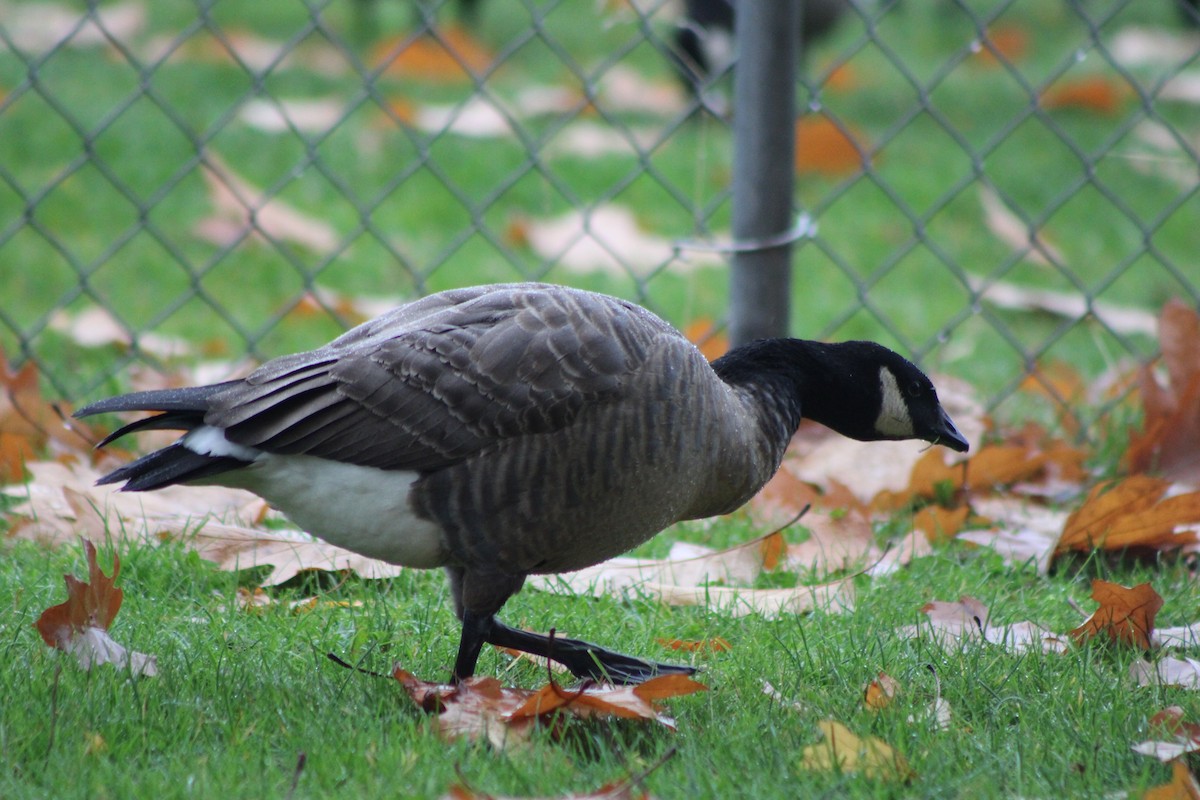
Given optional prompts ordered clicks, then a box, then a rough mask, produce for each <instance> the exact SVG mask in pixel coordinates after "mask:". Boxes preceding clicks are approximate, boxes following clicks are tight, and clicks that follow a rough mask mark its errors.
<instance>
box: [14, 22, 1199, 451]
mask: <svg viewBox="0 0 1200 800" xmlns="http://www.w3.org/2000/svg"><path fill="white" fill-rule="evenodd" d="M745 1H746V0H743V2H745ZM1177 3H1178V4H1177ZM726 16H728V15H727V14H726V13H725V11H724V9H723V6H722V3H721V0H708V1H707V2H699V1H698V2H688V3H679V2H676V1H675V0H623V1H622V0H608V1H606V2H600V1H599V0H597V1H596V2H593V0H562V2H550V1H549V0H547V1H545V2H542V1H540V0H537V1H535V0H521V1H520V2H517V0H456V1H452V0H446V2H445V3H436V2H397V1H396V0H291V1H290V2H280V3H251V2H244V1H242V0H153V2H151V1H150V0H113V1H112V2H103V3H88V4H82V3H74V4H68V3H65V2H53V1H49V0H48V1H47V2H33V1H32V0H28V1H24V2H21V1H18V2H14V1H13V0H9V2H4V3H0V91H2V92H3V94H2V99H0V297H2V298H3V302H2V303H0V346H2V347H3V349H4V351H5V353H6V355H7V357H8V359H9V360H10V361H15V362H23V361H25V360H28V359H32V360H33V361H34V362H35V363H36V364H37V365H38V368H39V370H40V371H41V374H42V375H43V377H44V381H45V383H46V385H47V386H48V387H49V390H50V391H51V392H52V393H54V394H57V395H61V396H63V397H66V398H68V399H79V398H82V397H84V396H91V395H94V394H96V393H97V392H98V390H99V389H100V388H101V386H102V385H103V384H112V385H110V386H107V387H105V388H112V389H115V388H124V387H125V385H126V384H127V377H126V376H128V375H130V374H137V371H136V370H131V369H129V368H130V367H133V366H137V367H141V366H149V367H151V368H152V371H154V372H156V373H159V374H168V375H169V374H170V373H171V372H172V370H174V369H177V368H178V367H177V365H178V364H190V365H194V364H195V363H197V362H209V361H216V362H218V366H215V367H212V368H211V369H210V370H209V371H208V372H205V373H204V374H205V375H206V376H207V377H210V378H218V377H221V375H220V374H219V371H220V370H221V369H222V368H226V369H228V368H229V366H228V363H227V362H228V360H230V359H234V358H236V357H237V356H239V355H241V354H242V353H247V352H248V353H249V354H251V355H252V356H254V357H265V356H272V355H278V354H280V353H283V352H286V351H290V350H293V349H297V348H300V347H306V346H314V345H316V344H319V343H321V342H323V341H324V340H325V339H327V338H328V337H329V336H330V335H332V334H333V333H335V332H337V330H339V329H340V328H341V327H344V326H345V325H346V324H348V323H351V322H354V321H356V320H358V319H361V318H362V317H365V316H369V315H370V314H371V313H374V312H375V311H376V310H378V309H379V308H381V307H383V306H386V305H389V304H392V303H395V302H399V301H401V300H402V299H405V298H411V297H413V296H416V295H418V294H421V293H425V292H428V291H433V290H437V289H442V288H449V287H452V286H458V285H466V284H472V283H480V282H492V281H502V280H518V279H521V280H523V279H538V280H552V281H556V282H563V283H569V284H573V285H578V286H582V287H585V288H591V289H597V290H603V291H609V292H612V293H616V294H621V295H624V296H628V297H632V298H634V299H638V300H640V301H642V302H645V303H647V304H648V305H650V306H651V307H652V308H654V309H655V310H657V311H659V312H660V313H663V314H664V315H665V316H667V317H668V318H669V319H671V320H672V321H673V322H676V323H677V324H680V325H681V326H688V327H689V328H690V332H691V333H693V334H694V335H695V336H697V337H704V336H709V335H714V332H715V334H716V335H720V332H721V330H722V328H723V325H724V320H725V319H726V318H727V308H726V304H727V300H728V297H729V289H728V285H727V284H728V275H729V273H728V269H727V263H726V261H727V259H728V257H729V255H730V253H731V252H733V251H735V250H738V249H746V248H748V247H749V248H752V247H753V246H754V245H755V244H770V243H771V242H769V241H768V242H758V243H756V242H745V241H735V240H734V239H735V237H734V236H733V235H732V233H731V222H732V220H733V219H734V217H735V214H734V213H733V212H732V211H731V203H730V199H729V198H730V195H729V190H728V187H729V186H730V185H731V183H732V182H733V176H732V170H733V165H734V163H735V158H734V156H733V153H734V142H733V135H732V130H733V127H732V125H731V124H730V122H729V119H730V113H731V109H732V107H733V104H732V103H731V101H730V93H731V92H732V89H733V82H732V81H731V80H730V78H729V77H728V75H727V74H726V69H727V65H728V57H727V56H723V55H722V54H721V53H720V50H721V47H720V44H721V43H722V42H723V41H728V39H729V31H728V29H727V28H726V27H725V26H726V25H727V24H728V21H727V20H726V19H724V17H726ZM1195 23H1196V20H1195V18H1194V16H1193V11H1192V9H1191V6H1190V5H1188V4H1186V3H1181V2H1179V0H1140V1H1139V2H1136V3H1135V2H1133V0H1123V1H1120V0H1076V2H1045V0H1010V1H1009V2H999V1H997V0H960V2H949V1H948V0H895V2H884V0H877V1H876V2H871V0H820V2H818V0H806V2H805V3H804V13H803V14H802V22H801V28H802V32H801V34H800V36H799V37H798V40H797V47H798V49H800V50H802V51H803V52H802V54H801V61H800V69H799V72H800V80H799V82H798V85H797V86H796V95H795V97H796V102H797V107H798V108H799V109H800V114H799V119H798V121H797V124H796V128H795V134H794V135H795V139H796V150H795V160H796V165H795V170H796V173H795V174H796V187H795V193H794V194H795V204H794V205H795V209H796V212H795V213H794V214H793V215H792V217H791V218H792V219H794V220H795V224H794V227H793V229H792V230H791V231H790V232H789V231H786V230H785V231H780V235H781V236H782V238H784V239H789V238H790V239H794V242H793V245H792V246H793V253H792V264H791V277H792V280H791V286H790V288H788V289H784V290H781V291H787V292H788V293H789V294H790V300H791V303H790V306H791V320H790V328H791V330H792V332H793V334H794V335H801V336H806V337H814V338H816V337H825V338H850V337H870V338H877V339H881V340H883V341H885V342H887V343H888V344H891V345H893V346H896V347H898V348H899V349H901V350H903V351H906V352H908V353H911V354H913V355H914V356H915V357H917V358H919V359H921V360H922V361H923V362H924V363H925V365H926V366H927V367H929V368H931V369H933V370H935V371H939V372H946V373H951V374H957V375H959V376H961V377H963V378H966V379H967V380H969V381H970V382H971V383H972V384H973V385H974V386H975V387H977V390H978V391H979V392H980V394H981V395H982V396H983V397H984V398H985V400H986V401H987V402H988V405H989V407H991V408H993V409H996V410H1003V408H1004V407H1006V406H1009V405H1012V404H1021V403H1023V402H1024V398H1025V397H1026V396H1027V395H1030V394H1034V395H1038V394H1040V395H1042V396H1043V400H1044V396H1045V395H1049V396H1050V397H1051V398H1053V399H1054V400H1053V402H1052V403H1051V406H1055V407H1056V409H1057V411H1058V412H1061V411H1064V410H1065V411H1068V412H1069V414H1070V415H1075V416H1074V417H1073V419H1072V420H1071V422H1072V424H1074V425H1077V426H1082V427H1083V428H1086V427H1087V426H1088V425H1089V424H1091V423H1092V422H1094V420H1095V418H1096V415H1098V414H1099V415H1102V414H1103V413H1104V412H1105V409H1106V408H1107V407H1108V406H1107V405H1106V404H1108V403H1111V402H1112V400H1113V397H1114V396H1115V395H1112V394H1103V393H1090V394H1089V391H1090V390H1091V389H1094V387H1096V386H1098V385H1101V384H1102V381H1098V380H1097V378H1100V377H1102V376H1106V375H1109V374H1111V373H1113V372H1114V370H1117V369H1119V368H1120V366H1121V365H1122V364H1128V363H1130V362H1134V363H1139V362H1145V361H1147V360H1148V359H1150V358H1152V357H1153V356H1154V354H1155V352H1156V340H1155V335H1154V325H1153V318H1154V312H1155V310H1156V309H1157V308H1158V307H1159V306H1160V305H1161V303H1162V302H1163V301H1165V300H1166V299H1168V298H1171V297H1182V298H1184V299H1185V300H1186V301H1188V302H1189V303H1191V304H1197V303H1198V302H1200V268H1198V267H1197V265H1196V263H1195V261H1196V254H1197V253H1198V252H1200V224H1198V221H1200V198H1198V197H1197V189H1196V187H1197V185H1198V161H1197V142H1198V140H1197V135H1198V133H1200V57H1198V54H1200V38H1198V34H1197V33H1196V27H1195ZM764 102H771V100H770V98H767V99H766V100H765V101H764ZM777 102H778V100H777ZM739 113H743V114H745V113H748V112H746V111H745V109H743V108H741V107H739ZM222 364H223V365H224V366H223V367H222V366H221V365H222ZM114 376H120V377H114ZM1031 376H1032V378H1033V386H1034V387H1035V389H1036V391H1034V392H1027V391H1025V389H1026V388H1028V387H1029V386H1030V385H1031V383H1030V378H1031ZM118 384H119V386H118ZM1039 387H1040V388H1039ZM1081 408H1088V409H1090V410H1089V411H1088V412H1086V413H1083V414H1082V416H1080V414H1081V412H1080V409H1081Z"/></svg>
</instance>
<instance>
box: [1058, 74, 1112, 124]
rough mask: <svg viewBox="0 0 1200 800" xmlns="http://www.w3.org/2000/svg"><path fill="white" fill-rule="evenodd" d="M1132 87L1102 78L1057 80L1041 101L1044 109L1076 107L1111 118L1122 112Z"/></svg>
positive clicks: (1095, 76)
mask: <svg viewBox="0 0 1200 800" xmlns="http://www.w3.org/2000/svg"><path fill="white" fill-rule="evenodd" d="M1129 95H1130V91H1129V87H1128V86H1127V85H1126V84H1125V83H1124V82H1122V81H1118V80H1116V79H1114V78H1108V77H1105V76H1102V75H1094V76H1090V77H1087V78H1078V79H1075V80H1060V81H1056V82H1055V83H1054V85H1052V86H1051V87H1050V88H1049V89H1047V90H1046V91H1044V92H1042V96H1041V97H1040V98H1039V99H1038V100H1039V102H1040V103H1041V105H1042V108H1049V109H1053V108H1077V109H1082V110H1084V111H1094V112H1096V113H1098V114H1105V115H1108V116H1111V115H1113V114H1116V113H1117V112H1118V111H1120V110H1121V106H1122V105H1124V102H1125V98H1127V97H1129Z"/></svg>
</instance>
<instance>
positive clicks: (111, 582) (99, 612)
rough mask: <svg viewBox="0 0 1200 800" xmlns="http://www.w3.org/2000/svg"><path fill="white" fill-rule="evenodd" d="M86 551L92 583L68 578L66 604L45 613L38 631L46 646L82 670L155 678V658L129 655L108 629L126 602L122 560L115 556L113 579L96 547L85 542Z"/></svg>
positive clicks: (72, 577)
mask: <svg viewBox="0 0 1200 800" xmlns="http://www.w3.org/2000/svg"><path fill="white" fill-rule="evenodd" d="M84 549H85V551H86V554H87V562H88V582H86V583H85V582H84V581H81V580H79V579H78V578H76V577H75V576H74V575H64V576H63V579H64V580H65V581H66V583H67V600H66V602H64V603H60V604H58V605H56V606H51V607H50V608H47V609H46V610H45V611H43V612H42V615H41V616H40V617H38V620H37V622H36V623H34V627H36V628H37V630H38V633H39V634H41V637H42V641H44V642H45V643H46V644H48V645H50V646H51V647H54V648H57V649H59V650H62V651H64V652H67V653H70V654H71V655H73V656H75V659H76V660H77V661H78V662H79V666H80V668H81V669H85V670H91V668H92V667H94V666H95V665H97V664H115V665H116V666H117V667H119V668H122V669H128V670H129V671H130V672H131V673H132V674H133V675H135V676H139V677H140V676H142V675H146V676H152V675H155V674H156V673H157V672H158V667H157V666H156V664H155V658H154V657H153V656H148V655H145V654H144V653H137V652H131V651H128V650H126V649H125V648H124V647H123V646H121V645H120V644H118V643H117V642H116V641H115V640H114V639H113V638H112V637H111V636H109V635H108V628H109V626H110V625H111V624H112V621H113V619H114V618H115V617H116V616H117V612H118V611H120V610H121V601H122V599H123V598H124V592H122V591H121V590H120V589H118V588H117V586H116V580H117V576H118V575H119V574H120V572H121V560H120V559H119V558H118V557H117V555H116V553H114V554H113V574H112V577H109V576H107V575H105V574H104V573H103V572H102V571H101V570H100V566H99V565H98V564H97V563H96V546H95V545H93V544H92V543H91V541H88V540H85V541H84Z"/></svg>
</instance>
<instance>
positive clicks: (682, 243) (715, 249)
mask: <svg viewBox="0 0 1200 800" xmlns="http://www.w3.org/2000/svg"><path fill="white" fill-rule="evenodd" d="M816 235H817V221H816V220H814V219H813V218H812V215H810V214H809V213H808V212H807V211H801V212H800V214H799V215H798V216H797V217H796V224H795V225H793V226H792V227H791V228H789V229H788V230H786V231H783V232H782V233H776V234H773V235H771V236H763V237H760V238H758V239H733V240H731V241H729V242H725V243H713V242H697V241H691V240H686V239H683V240H679V241H676V242H675V243H674V244H672V245H671V246H672V247H673V248H674V250H675V255H676V256H678V255H680V253H681V252H682V251H684V250H695V251H699V252H705V253H758V252H762V251H763V250H774V249H775V248H777V247H783V246H785V245H789V244H793V243H794V242H798V241H800V240H801V239H811V238H813V237H815V236H816Z"/></svg>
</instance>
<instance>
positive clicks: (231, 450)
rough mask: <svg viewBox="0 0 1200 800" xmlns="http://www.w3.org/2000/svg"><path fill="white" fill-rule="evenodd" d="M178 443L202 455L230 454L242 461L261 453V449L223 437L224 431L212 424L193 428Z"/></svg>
mask: <svg viewBox="0 0 1200 800" xmlns="http://www.w3.org/2000/svg"><path fill="white" fill-rule="evenodd" d="M180 443H181V444H182V445H183V446H184V447H186V448H187V449H188V450H191V451H192V452H193V453H199V454H200V455H202V456H232V457H233V458H240V459H241V460H242V461H257V460H258V457H259V456H261V455H262V454H263V452H262V451H261V450H255V449H254V448H253V447H246V446H245V445H240V444H236V443H235V442H231V441H229V440H228V439H226V438H225V431H223V430H221V429H220V428H215V427H213V426H212V425H201V426H200V427H199V428H193V429H192V430H190V431H188V432H187V433H185V434H184V435H183V438H182V439H180Z"/></svg>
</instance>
